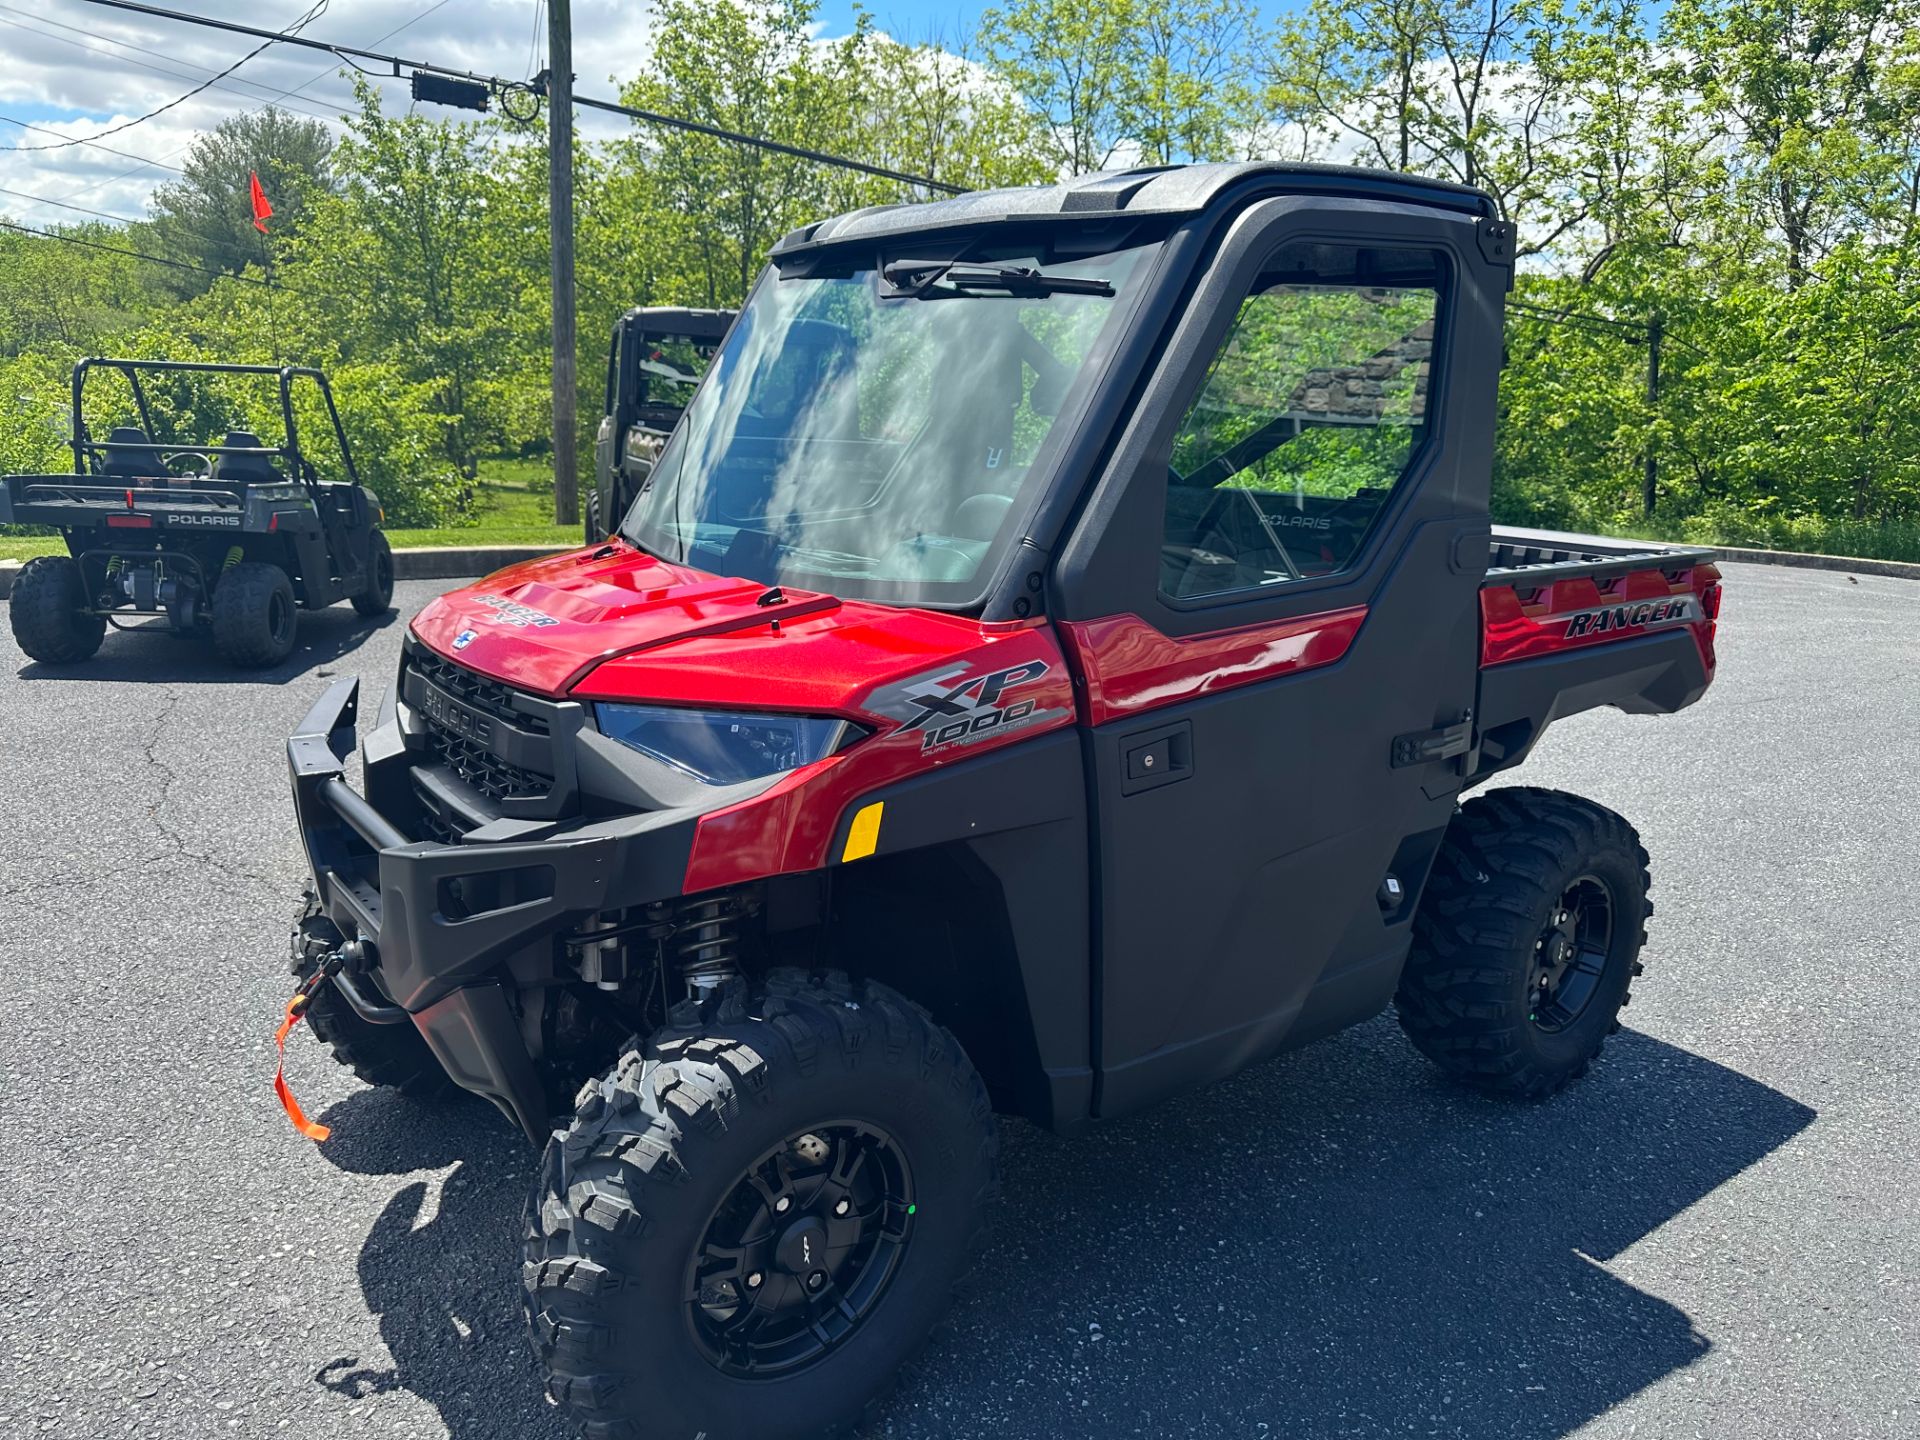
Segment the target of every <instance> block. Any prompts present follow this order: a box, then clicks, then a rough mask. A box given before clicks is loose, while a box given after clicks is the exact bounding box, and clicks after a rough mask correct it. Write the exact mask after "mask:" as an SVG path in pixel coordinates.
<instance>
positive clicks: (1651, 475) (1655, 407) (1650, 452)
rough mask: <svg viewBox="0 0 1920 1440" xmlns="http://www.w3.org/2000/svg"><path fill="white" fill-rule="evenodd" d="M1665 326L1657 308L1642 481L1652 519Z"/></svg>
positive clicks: (1650, 320) (1650, 329) (1650, 337)
mask: <svg viewBox="0 0 1920 1440" xmlns="http://www.w3.org/2000/svg"><path fill="white" fill-rule="evenodd" d="M1665 329H1666V320H1665V317H1663V316H1662V315H1661V314H1660V312H1659V311H1658V310H1656V311H1654V312H1653V313H1652V314H1651V315H1649V316H1648V317H1647V411H1648V416H1649V418H1648V422H1647V423H1648V429H1647V473H1646V477H1645V478H1644V479H1643V480H1642V481H1641V482H1640V505H1641V509H1642V510H1643V511H1644V512H1645V513H1646V515H1647V516H1648V517H1649V518H1651V517H1652V515H1653V507H1654V503H1655V501H1656V500H1658V498H1659V491H1658V487H1659V483H1660V456H1659V445H1658V443H1657V442H1656V441H1655V439H1654V432H1653V426H1654V424H1656V423H1657V422H1658V420H1659V418H1660V336H1661V333H1662V332H1663V331H1664V330H1665Z"/></svg>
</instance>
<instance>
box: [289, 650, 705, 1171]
mask: <svg viewBox="0 0 1920 1440" xmlns="http://www.w3.org/2000/svg"><path fill="white" fill-rule="evenodd" d="M359 690H360V682H359V680H358V679H357V678H345V679H340V680H336V681H334V682H333V683H332V684H331V685H329V686H328V687H327V690H326V692H325V693H324V694H323V695H322V696H321V697H320V699H319V701H318V702H317V703H316V704H315V705H314V707H313V708H312V709H311V710H310V711H309V712H308V713H307V716H306V718H305V719H304V720H302V721H301V722H300V726H299V728H298V729H297V730H296V731H295V733H294V734H293V735H292V736H291V737H290V738H289V739H288V741H287V766H288V770H289V772H290V774H291V778H292V781H293V802H294V810H295V813H296V816H297V817H298V821H299V825H300V838H301V843H302V845H303V847H304V848H305V850H306V854H307V863H308V866H309V868H310V869H311V871H312V875H313V884H314V889H315V893H316V894H317V895H318V896H319V900H320V905H321V907H322V908H323V909H324V911H325V912H326V914H327V916H328V918H329V919H331V920H332V921H333V922H334V924H335V925H337V926H338V927H339V928H340V931H341V933H342V934H343V935H345V936H347V937H348V938H350V939H351V938H357V939H360V940H363V941H366V942H370V944H371V946H372V949H373V953H374V954H375V955H377V962H376V963H375V965H374V966H373V968H372V970H371V973H369V974H363V975H359V976H354V977H351V978H350V981H349V986H348V987H347V988H343V990H342V992H341V993H342V995H343V997H344V998H346V1000H347V1001H348V1003H349V1004H352V1005H353V1006H354V1007H355V1008H356V1009H357V1010H358V1011H359V1012H360V1013H361V1015H362V1016H363V1017H364V1018H366V1019H368V1020H370V1021H372V1022H374V1023H395V1022H402V1021H403V1019H404V1020H410V1021H411V1022H412V1023H413V1024H414V1025H415V1026H416V1027H417V1028H418V1029H419V1031H420V1033H421V1035H422V1036H423V1037H424V1038H425V1040H426V1042H427V1044H428V1046H429V1047H430V1048H431V1049H432V1050H433V1052H434V1054H435V1055H436V1056H437V1057H438V1058H439V1060H440V1062H441V1064H442V1065H443V1066H445V1068H446V1070H447V1073H448V1074H449V1075H450V1076H451V1077H452V1078H453V1079H454V1081H455V1082H457V1083H458V1084H460V1085H461V1086H463V1087H464V1088H466V1089H468V1090H472V1091H474V1092H476V1093H478V1094H482V1095H485V1096H487V1097H488V1098H489V1099H491V1100H493V1101H494V1102H495V1103H496V1104H498V1105H499V1106H500V1107H501V1108H502V1109H503V1110H505V1111H506V1112H507V1113H508V1114H509V1115H511V1116H512V1117H513V1118H514V1119H515V1120H516V1121H517V1122H518V1123H519V1124H520V1125H521V1127H522V1128H523V1129H524V1130H525V1131H526V1132H527V1134H528V1136H529V1137H530V1138H532V1139H534V1140H535V1141H536V1142H538V1141H541V1140H544V1138H545V1136H546V1132H547V1128H548V1118H549V1117H548V1110H547V1098H546V1093H545V1085H544V1083H543V1081H542V1080H541V1078H540V1075H539V1073H538V1070H537V1068H536V1066H535V1064H534V1060H533V1052H532V1051H531V1050H530V1048H529V1045H528V1043H527V1039H526V1037H525V1034H524V1032H523V1028H522V1023H521V1006H520V1003H519V992H521V991H522V990H526V989H530V988H535V987H540V986H545V985H552V984H556V983H563V982H565V981H567V980H569V979H573V978H576V977H574V976H572V975H570V974H568V973H567V972H566V971H565V970H564V968H563V967H564V965H565V963H566V953H565V952H566V946H565V944H564V942H563V941H562V940H561V938H560V937H561V936H563V935H564V934H565V933H567V932H569V931H572V930H575V929H577V928H578V927H579V925H580V923H581V922H582V921H584V920H586V919H588V918H589V917H591V916H593V915H594V914H596V913H597V912H600V911H603V910H619V909H624V908H627V907H629V906H634V905H643V904H647V903H650V902H652V901H655V900H664V899H670V898H672V897H674V896H677V895H679V894H680V893H681V889H682V886H683V883H684V880H685V876H686V870H687V859H688V856H689V854H690V852H691V849H692V845H693V837H694V830H695V827H696V825H697V824H698V821H699V819H700V817H701V815H702V814H704V813H706V812H707V811H708V810H709V809H711V808H712V806H711V805H710V804H706V805H692V806H681V807H675V808H670V809H659V810H653V811H650V812H646V813H638V814H625V815H619V816H616V817H614V818H611V819H599V820H594V819H588V818H585V817H584V816H576V817H575V818H572V819H566V818H555V819H545V820H539V819H522V820H514V819H503V820H501V821H499V822H496V823H495V824H493V825H490V826H488V827H487V830H486V838H482V837H481V835H480V834H478V833H476V834H474V835H471V836H469V837H467V838H466V839H464V840H462V841H460V842H459V843H453V844H446V843H438V842H435V841H428V840H417V839H415V838H414V837H413V836H411V835H409V834H407V833H406V831H405V830H404V829H403V828H402V824H403V823H405V822H404V821H400V822H399V823H397V822H396V817H395V815H393V814H391V813H383V812H382V810H381V809H380V808H379V807H377V806H376V805H375V804H374V803H373V802H372V801H371V800H369V798H368V797H369V796H379V795H386V796H389V797H392V796H395V795H399V794H404V793H406V791H407V789H408V788H409V782H410V780H411V773H410V772H412V771H413V770H414V769H415V768H416V766H417V765H418V764H419V763H420V762H421V761H422V760H423V757H422V755H421V754H420V751H419V746H418V744H417V742H416V743H415V744H413V745H411V746H410V744H409V735H408V731H407V724H406V723H405V721H404V720H403V716H402V715H401V713H400V704H399V701H398V699H397V697H396V696H395V695H394V694H392V693H390V694H389V696H388V699H387V702H386V704H385V705H384V706H383V709H382V713H381V716H380V719H379V723H378V724H377V725H376V726H375V728H374V729H373V730H372V731H371V732H370V733H369V734H368V736H367V741H366V745H365V749H364V751H363V760H364V765H365V776H364V783H365V786H366V793H365V794H362V793H361V792H359V791H356V790H355V789H354V788H353V787H352V786H351V785H349V784H348V783H347V779H346V766H347V761H348V758H349V757H350V756H351V755H352V753H353V749H354V743H355V738H356V731H357V724H358V715H359ZM722 794H723V795H724V794H725V792H722ZM716 798H720V797H716ZM729 798H730V797H729ZM496 836H498V837H500V838H494V837H496ZM476 897H479V898H478V899H477V900H476Z"/></svg>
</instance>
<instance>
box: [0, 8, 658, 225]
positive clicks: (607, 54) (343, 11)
mask: <svg viewBox="0 0 1920 1440" xmlns="http://www.w3.org/2000/svg"><path fill="white" fill-rule="evenodd" d="M176 3H177V0H176ZM180 8H182V9H187V8H191V9H193V10H194V11H195V12H197V13H199V14H202V15H206V16H210V17H212V18H215V19H221V20H232V21H235V22H237V23H240V24H244V25H254V26H260V27H263V28H280V27H283V26H285V25H288V24H290V23H292V21H293V20H294V19H296V18H297V17H298V16H299V14H300V13H301V0H193V3H192V4H191V5H190V6H189V5H186V4H181V5H180ZM651 19H652V17H651V9H650V7H648V6H647V5H645V4H635V3H631V0H574V6H573V30H574V66H573V69H574V73H575V75H576V76H577V77H578V78H577V80H576V82H575V83H576V86H577V88H578V89H580V90H581V91H582V92H583V93H587V94H593V95H604V96H606V97H608V98H613V96H614V93H615V85H614V82H613V80H612V79H611V78H610V77H612V76H615V75H617V76H620V77H622V78H625V77H628V76H631V75H632V74H633V73H634V72H635V71H636V70H638V69H639V67H640V64H641V61H642V60H643V59H644V58H645V56H646V53H647V48H648V44H649V36H650V33H651ZM63 27H65V28H63ZM403 27H404V28H403ZM395 31H398V33H397V34H393V33H391V32H395ZM303 33H304V34H305V35H306V36H308V37H309V38H313V39H318V40H327V41H332V42H335V43H339V44H343V45H357V46H362V47H366V48H369V49H375V50H382V51H386V52H388V53H394V54H398V55H401V56H402V57H404V58H407V59H412V60H425V61H432V62H433V63H435V64H440V65H449V66H453V67H456V68H458V69H462V70H472V71H475V72H478V73H481V74H488V75H501V76H505V77H507V78H510V79H519V78H521V77H522V76H524V75H526V74H528V73H529V71H530V70H537V69H539V68H540V67H541V66H543V65H544V64H545V50H546V30H545V18H544V11H542V12H541V22H540V25H539V27H538V30H537V31H536V27H535V0H445V3H442V4H440V5H438V6H434V5H433V3H432V0H332V4H331V5H330V6H329V7H328V8H327V10H326V11H325V12H324V13H323V14H321V15H320V16H318V17H317V18H315V19H314V20H313V21H311V22H310V23H309V24H308V25H307V26H306V28H305V30H304V32H303ZM389 36H390V38H385V39H383V38H382V37H389ZM530 42H534V43H532V44H530ZM258 43H259V41H257V40H255V39H252V38H250V37H247V36H244V35H236V34H231V33H227V32H223V31H217V30H210V29H207V28H205V27H202V26H191V25H185V24H181V23H178V22H173V21H166V20H159V19H152V18H149V17H147V16H143V15H136V14H133V13H130V12H125V11H116V10H111V9H107V8H105V7H102V6H97V5H88V4H84V3H80V0H39V3H37V4H36V3H32V0H0V115H7V116H11V117H13V118H14V119H17V120H25V121H28V122H30V123H33V124H36V125H40V126H43V127H44V128H45V130H51V131H57V132H58V133H59V135H67V136H73V137H76V138H80V139H91V138H93V137H95V136H99V135H101V132H103V131H107V130H110V129H112V128H113V127H114V126H116V125H119V124H122V123H124V122H125V121H127V120H129V119H131V118H133V117H134V116H136V115H142V114H145V113H146V112H147V111H149V110H153V109H156V108H157V107H159V106H161V105H164V104H166V103H167V102H168V101H170V100H173V99H175V98H176V97H178V96H180V95H182V94H184V93H185V92H186V91H188V90H191V89H193V87H194V86H196V85H198V84H200V83H202V82H203V81H205V80H207V79H208V78H210V77H211V76H213V75H215V74H217V73H218V72H219V71H221V70H224V69H225V68H226V67H227V66H228V65H231V64H232V63H233V62H234V61H235V60H237V59H239V58H240V57H241V56H242V55H244V54H246V53H247V51H248V50H250V49H252V48H253V47H254V46H255V45H257V44H258ZM341 68H342V67H341V66H340V64H339V62H337V61H335V60H333V59H332V58H331V57H329V56H327V55H325V54H323V53H321V52H319V51H315V50H306V49H300V48H295V47H293V46H290V45H275V46H273V47H272V48H271V49H269V50H267V51H265V52H264V53H262V54H261V55H259V56H256V57H255V58H254V59H252V60H249V61H248V62H247V63H246V64H245V65H244V66H242V67H241V68H240V69H239V71H237V72H236V73H235V74H234V75H233V76H231V77H229V78H228V79H226V80H224V81H222V82H220V85H219V86H218V87H216V88H214V89H210V90H207V91H205V92H204V93H202V94H200V95H196V96H194V97H193V98H192V99H190V100H187V101H185V102H184V103H183V104H180V105H178V106H177V107H175V108H173V109H171V110H168V111H167V112H166V113H165V114H164V115H159V116H156V117H155V118H153V119H151V120H146V121H143V122H142V123H140V124H138V125H136V126H134V127H133V128H132V129H130V130H126V131H123V132H121V133H120V134H117V135H110V136H106V137H104V138H102V139H101V140H100V141H99V144H100V145H102V146H107V147H111V150H107V149H97V148H94V147H93V146H88V145H73V146H67V147H65V148H62V149H55V150H40V151H24V150H23V151H9V150H6V149H4V148H0V189H4V190H8V191H16V192H25V193H26V194H28V195H32V196H35V197H43V198H46V199H60V200H65V201H67V202H69V203H70V204H73V205H79V206H85V207H87V208H88V209H92V210H99V211H104V212H107V213H108V214H112V215H117V216H122V217H130V218H138V217H141V216H143V215H144V214H145V213H146V202H147V197H148V195H149V194H150V193H151V191H152V190H153V187H154V186H155V185H156V184H158V183H162V182H164V181H166V180H167V179H169V178H171V177H172V174H173V171H171V170H168V169H166V168H162V167H163V166H164V165H173V166H176V167H177V166H178V165H179V164H180V162H181V159H182V157H183V156H184V155H185V153H186V151H187V149H188V148H189V147H190V146H191V145H192V144H193V139H194V136H195V135H196V134H198V133H199V132H200V131H202V130H210V129H212V128H213V127H214V126H216V125H218V124H219V123H220V121H221V120H223V119H225V118H227V117H228V116H230V115H235V114H238V113H240V112H242V111H245V110H250V109H256V108H259V107H261V106H264V105H266V104H269V103H273V104H279V105H282V106H284V107H285V108H287V109H290V110H296V111H299V112H301V113H306V114H311V115H314V116H317V117H319V118H323V119H328V120H332V121H335V122H337V121H338V119H339V117H340V115H341V113H342V107H345V106H349V105H351V104H352V87H351V83H350V80H349V78H348V77H345V76H342V75H341V74H340V73H338V72H339V71H340V70H341ZM380 83H381V86H382V88H383V89H384V90H385V92H386V94H387V97H388V103H389V106H390V107H392V108H395V109H404V108H405V107H406V106H407V105H408V104H409V103H410V99H409V96H408V90H407V81H406V80H405V79H399V80H394V79H392V78H390V77H389V78H386V79H383V80H382V81H381V82H380ZM289 91H290V92H294V93H292V94H282V93H279V92H289ZM434 113H436V114H446V115H452V116H457V115H458V114H459V113H460V112H458V111H441V110H439V109H438V108H437V107H435V109H434ZM580 123H581V130H582V132H583V133H585V134H594V133H602V134H605V133H613V132H614V131H616V130H618V129H620V128H623V127H624V123H625V122H621V121H615V120H613V119H612V118H611V117H594V116H591V115H590V114H589V113H585V112H583V113H582V116H581V122H580ZM57 144H59V139H58V137H57V136H56V135H51V134H46V133H44V132H43V131H31V130H23V129H21V128H20V127H19V126H18V125H11V124H0V147H4V146H25V145H57ZM112 151H119V152H122V153H119V154H115V153H111V152H112ZM143 160H152V161H159V162H162V165H159V166H156V165H142V164H141V161H143ZM0 215H4V216H6V217H8V218H10V219H15V220H18V221H20V222H21V223H24V224H29V225H48V224H53V223H56V222H58V221H60V220H70V221H71V220H81V219H86V218H89V217H87V216H85V215H81V214H78V213H76V212H74V211H71V210H62V209H58V208H55V207H53V206H48V205H38V206H36V205H35V204H34V202H33V201H29V200H23V199H21V198H19V196H18V195H16V194H0Z"/></svg>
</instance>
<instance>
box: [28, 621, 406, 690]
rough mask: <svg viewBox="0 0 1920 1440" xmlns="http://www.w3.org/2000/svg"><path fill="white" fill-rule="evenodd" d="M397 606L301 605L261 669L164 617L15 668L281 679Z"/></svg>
mask: <svg viewBox="0 0 1920 1440" xmlns="http://www.w3.org/2000/svg"><path fill="white" fill-rule="evenodd" d="M401 619H402V617H401V615H400V614H399V612H397V611H389V612H388V613H386V614H385V615H380V616H376V617H374V618H372V619H368V618H367V617H365V616H363V615H360V614H358V613H357V612H356V611H355V610H354V609H353V607H352V606H350V605H348V604H346V603H345V602H344V601H343V602H341V603H340V604H338V605H329V606H328V607H327V608H326V609H324V610H302V611H301V612H300V625H299V629H298V631H297V632H296V633H295V636H294V642H293V653H292V654H291V655H289V656H288V657H287V658H286V659H285V660H283V661H281V662H280V664H278V665H274V666H270V667H269V668H267V669H264V670H242V669H239V668H238V667H236V666H233V665H229V664H228V663H227V662H226V661H225V660H223V659H221V658H220V652H219V651H217V650H215V649H214V648H213V641H212V640H211V639H210V638H208V637H207V636H205V635H192V636H188V635H176V634H174V633H173V631H172V630H170V629H169V628H168V627H167V624H166V622H165V621H164V620H145V621H141V622H140V623H139V625H138V628H136V629H127V630H114V629H109V630H108V631H107V638H106V642H105V643H104V644H103V645H101V647H100V653H99V654H97V655H95V656H94V657H93V658H92V659H91V660H82V661H80V662H79V663H78V664H75V665H45V664H42V663H41V662H40V661H38V660H34V661H29V662H28V663H27V664H25V665H23V666H21V667H20V669H19V671H18V672H17V673H18V675H19V677H20V678H21V679H22V680H120V681H127V680H131V681H149V682H152V683H155V684H163V685H164V684H179V683H189V682H190V683H194V684H203V685H206V684H211V685H222V684H224V685H232V684H244V685H285V684H287V683H288V682H289V681H293V680H299V679H302V678H304V677H305V676H307V675H308V674H310V673H311V672H313V671H315V670H318V669H321V668H323V667H325V666H329V665H332V664H333V663H335V662H336V661H338V660H340V659H342V658H344V657H346V656H348V655H351V654H352V653H353V652H354V651H355V650H357V649H359V648H360V646H361V645H362V644H363V643H364V642H365V641H366V640H367V639H368V638H369V637H371V636H374V635H377V634H379V633H380V632H381V631H382V630H384V629H386V628H387V627H388V626H389V625H398V624H400V623H401Z"/></svg>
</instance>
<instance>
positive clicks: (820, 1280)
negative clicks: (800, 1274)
mask: <svg viewBox="0 0 1920 1440" xmlns="http://www.w3.org/2000/svg"><path fill="white" fill-rule="evenodd" d="M826 1280H827V1277H826V1276H824V1275H822V1274H821V1273H820V1272H819V1271H818V1270H816V1271H814V1272H813V1274H811V1275H809V1276H807V1288H808V1289H809V1290H818V1289H819V1288H820V1287H821V1286H822V1285H824V1284H825V1283H826Z"/></svg>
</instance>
